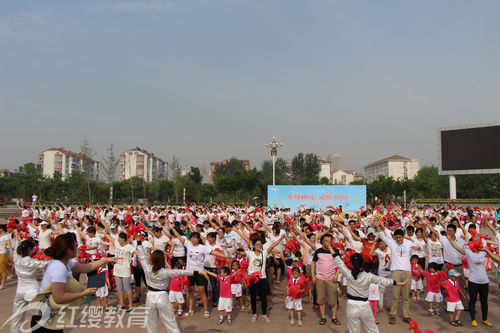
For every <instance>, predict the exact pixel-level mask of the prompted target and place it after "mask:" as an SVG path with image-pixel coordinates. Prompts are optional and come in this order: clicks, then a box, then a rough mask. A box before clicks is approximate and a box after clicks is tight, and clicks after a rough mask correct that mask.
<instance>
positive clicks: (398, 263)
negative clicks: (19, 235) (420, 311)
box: [376, 221, 419, 325]
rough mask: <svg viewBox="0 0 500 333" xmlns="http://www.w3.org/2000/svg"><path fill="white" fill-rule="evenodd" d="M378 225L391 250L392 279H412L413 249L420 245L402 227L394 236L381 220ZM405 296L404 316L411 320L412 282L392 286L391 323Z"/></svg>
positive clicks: (398, 280)
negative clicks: (408, 236) (411, 259)
mask: <svg viewBox="0 0 500 333" xmlns="http://www.w3.org/2000/svg"><path fill="white" fill-rule="evenodd" d="M376 227H377V229H378V232H379V233H378V235H379V237H380V239H382V240H383V241H384V242H385V243H386V244H387V247H389V249H390V250H391V273H392V279H393V280H395V281H396V282H404V281H406V280H407V279H411V264H410V258H411V250H418V249H419V247H418V246H417V245H416V244H415V243H413V242H412V241H409V240H407V239H405V238H404V232H403V230H401V229H398V230H396V231H394V238H392V237H391V236H390V232H389V230H388V229H385V228H384V227H383V226H382V225H381V223H380V221H377V223H376ZM400 294H402V295H401V296H402V297H403V302H402V303H403V317H404V321H405V322H408V323H409V322H411V318H410V297H409V295H410V284H409V283H407V284H406V285H404V286H398V285H395V286H393V287H392V304H391V312H390V315H389V324H391V325H394V324H395V323H396V315H397V312H398V304H399V296H400Z"/></svg>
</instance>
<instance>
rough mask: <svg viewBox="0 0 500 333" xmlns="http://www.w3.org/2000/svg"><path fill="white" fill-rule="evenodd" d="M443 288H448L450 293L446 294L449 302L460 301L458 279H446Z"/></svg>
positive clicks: (447, 290)
mask: <svg viewBox="0 0 500 333" xmlns="http://www.w3.org/2000/svg"><path fill="white" fill-rule="evenodd" d="M443 288H444V289H445V290H446V292H447V293H448V296H446V301H448V302H458V301H460V294H459V292H460V284H459V283H458V281H455V282H453V281H451V280H446V281H444V282H443Z"/></svg>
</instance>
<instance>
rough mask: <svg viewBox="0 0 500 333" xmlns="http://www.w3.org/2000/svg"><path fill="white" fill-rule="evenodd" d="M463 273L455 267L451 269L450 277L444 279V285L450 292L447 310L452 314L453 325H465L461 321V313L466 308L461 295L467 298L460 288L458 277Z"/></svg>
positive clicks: (447, 299)
mask: <svg viewBox="0 0 500 333" xmlns="http://www.w3.org/2000/svg"><path fill="white" fill-rule="evenodd" d="M460 275H461V274H460V273H458V272H457V271H456V270H455V269H450V271H449V272H448V277H449V279H448V280H446V281H444V282H443V284H442V286H443V288H444V289H445V290H446V293H447V294H448V295H447V296H446V303H447V304H446V310H447V311H448V312H449V314H450V325H451V326H463V324H462V322H461V321H460V315H462V311H463V310H464V306H463V305H462V301H461V300H460V295H462V297H464V298H467V297H466V296H465V294H464V292H463V291H462V289H460V285H459V284H458V281H457V278H458V277H459V276H460ZM455 312H456V315H455V318H453V314H454V313H455Z"/></svg>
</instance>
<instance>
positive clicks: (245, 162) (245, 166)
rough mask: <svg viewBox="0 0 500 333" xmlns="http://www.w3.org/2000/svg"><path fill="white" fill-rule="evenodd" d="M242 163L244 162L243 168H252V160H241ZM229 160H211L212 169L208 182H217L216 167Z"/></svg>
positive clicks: (246, 169) (247, 169)
mask: <svg viewBox="0 0 500 333" xmlns="http://www.w3.org/2000/svg"><path fill="white" fill-rule="evenodd" d="M239 161H240V162H241V163H243V169H245V171H249V170H250V161H249V160H239ZM227 162H229V161H228V160H224V161H220V162H210V171H209V172H208V183H209V184H214V183H215V178H214V177H215V168H216V167H217V166H218V165H221V164H226V163H227Z"/></svg>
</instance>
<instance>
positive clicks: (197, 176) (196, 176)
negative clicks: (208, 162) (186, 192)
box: [188, 167, 203, 185]
mask: <svg viewBox="0 0 500 333" xmlns="http://www.w3.org/2000/svg"><path fill="white" fill-rule="evenodd" d="M188 175H189V177H190V178H191V180H192V181H193V182H194V183H195V184H198V185H201V181H202V180H203V176H202V175H201V171H200V168H198V167H191V170H189V173H188Z"/></svg>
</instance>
